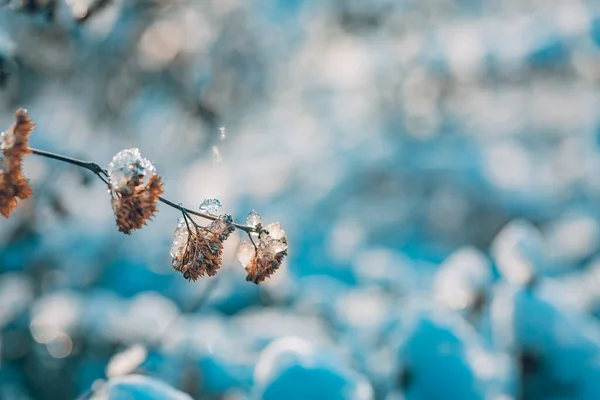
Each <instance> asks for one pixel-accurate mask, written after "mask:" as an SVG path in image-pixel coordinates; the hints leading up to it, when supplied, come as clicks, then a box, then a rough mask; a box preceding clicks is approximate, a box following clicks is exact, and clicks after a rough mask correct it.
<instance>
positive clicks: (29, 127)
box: [0, 108, 35, 218]
mask: <svg viewBox="0 0 600 400" xmlns="http://www.w3.org/2000/svg"><path fill="white" fill-rule="evenodd" d="M34 127H35V124H34V123H33V121H31V118H29V115H28V114H27V110H24V109H22V108H20V109H19V110H17V112H16V114H15V123H14V124H13V125H12V126H11V127H10V128H8V130H7V131H6V132H4V133H2V139H1V141H0V150H1V155H2V157H1V158H0V214H2V215H3V216H4V217H6V218H8V216H9V215H10V213H11V212H12V211H13V210H14V209H15V208H16V207H17V198H19V199H26V198H27V197H29V196H30V195H31V193H32V191H31V187H30V186H29V182H27V179H25V176H24V175H23V171H22V162H23V156H25V155H27V154H30V153H31V150H30V149H29V143H28V141H29V135H30V134H31V132H32V131H33V128H34Z"/></svg>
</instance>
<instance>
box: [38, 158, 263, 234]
mask: <svg viewBox="0 0 600 400" xmlns="http://www.w3.org/2000/svg"><path fill="white" fill-rule="evenodd" d="M30 150H31V152H32V153H33V154H35V155H38V156H42V157H46V158H51V159H53V160H57V161H61V162H64V163H68V164H72V165H76V166H78V167H80V168H85V169H87V170H88V171H91V172H93V173H94V174H95V175H96V176H97V177H98V178H100V179H101V180H102V182H104V183H106V184H107V185H109V186H110V183H109V182H108V181H107V180H106V178H108V172H107V171H106V170H105V169H104V168H102V167H101V166H100V165H98V164H96V163H94V162H90V161H82V160H77V159H75V158H71V157H66V156H63V155H60V154H56V153H51V152H49V151H44V150H38V149H33V148H32V149H30ZM158 200H160V201H161V202H162V203H164V204H166V205H168V206H169V207H172V208H174V209H176V210H179V211H182V212H185V213H188V214H191V215H195V216H197V217H201V218H205V219H208V220H211V221H216V220H217V219H218V217H217V216H215V215H212V214H207V213H203V212H200V211H194V210H190V209H189V208H185V207H183V206H181V205H179V204H177V203H174V202H172V201H171V200H168V199H166V198H164V197H162V196H159V197H158ZM233 226H235V227H236V228H237V229H239V230H242V231H244V232H247V233H250V232H257V233H258V231H257V229H255V228H252V227H250V226H246V225H241V224H236V223H233Z"/></svg>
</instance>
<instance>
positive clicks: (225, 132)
mask: <svg viewBox="0 0 600 400" xmlns="http://www.w3.org/2000/svg"><path fill="white" fill-rule="evenodd" d="M219 132H220V133H221V135H220V138H221V140H225V139H227V131H226V130H225V127H224V126H222V127H220V128H219Z"/></svg>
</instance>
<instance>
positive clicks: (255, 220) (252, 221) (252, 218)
mask: <svg viewBox="0 0 600 400" xmlns="http://www.w3.org/2000/svg"><path fill="white" fill-rule="evenodd" d="M260 222H261V218H260V214H259V213H257V212H256V211H254V210H252V212H251V213H250V214H248V216H247V217H246V225H248V226H251V227H252V228H256V227H257V226H258V225H259V224H260Z"/></svg>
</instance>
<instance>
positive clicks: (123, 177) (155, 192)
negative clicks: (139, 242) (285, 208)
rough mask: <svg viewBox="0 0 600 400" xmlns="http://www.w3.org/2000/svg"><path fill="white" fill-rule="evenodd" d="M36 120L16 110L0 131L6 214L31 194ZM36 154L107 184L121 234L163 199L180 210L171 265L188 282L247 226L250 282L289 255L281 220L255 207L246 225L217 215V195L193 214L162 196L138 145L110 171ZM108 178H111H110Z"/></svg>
mask: <svg viewBox="0 0 600 400" xmlns="http://www.w3.org/2000/svg"><path fill="white" fill-rule="evenodd" d="M33 127H34V124H33V122H32V121H31V119H30V118H29V116H28V115H27V112H26V111H25V110H22V109H20V110H18V111H17V113H16V122H15V124H13V125H12V126H11V127H10V128H9V129H8V130H7V131H6V132H5V133H3V134H2V143H1V150H2V151H1V153H0V155H1V156H2V158H0V213H1V214H2V215H4V216H5V217H6V218H8V216H9V214H10V213H11V212H12V211H13V210H14V209H15V208H16V207H17V199H25V198H27V197H28V196H29V195H31V193H32V191H31V187H30V186H29V183H28V182H27V180H26V179H25V177H24V176H23V173H22V165H21V164H22V159H23V156H25V155H27V154H31V153H32V149H30V147H29V145H28V137H29V134H30V133H31V131H32V130H33ZM33 152H34V154H37V155H41V156H46V157H50V158H53V159H57V160H59V161H64V162H68V163H71V164H75V165H78V166H80V167H83V168H86V169H89V170H91V171H93V172H94V173H96V175H98V177H100V179H102V180H103V181H104V182H106V183H107V185H108V188H109V193H110V196H111V203H112V208H113V211H114V214H115V220H116V223H117V227H118V229H119V231H120V232H123V233H125V234H131V232H132V231H133V230H136V229H140V228H142V227H143V226H144V225H146V223H147V221H148V220H150V219H151V218H152V217H153V216H154V215H155V214H156V212H157V211H158V209H157V207H156V203H157V202H158V201H162V202H164V203H165V204H167V205H170V206H174V207H176V208H179V209H180V210H181V212H182V215H183V217H182V218H181V219H180V220H179V222H178V224H177V228H176V230H175V234H174V237H173V244H172V246H171V256H172V258H173V261H172V266H173V268H174V269H175V270H176V271H179V272H181V273H182V275H183V276H184V278H186V279H188V280H189V281H196V280H197V279H198V278H200V277H202V276H205V275H208V276H213V275H215V274H216V273H217V272H218V270H219V268H220V267H221V264H222V259H221V257H222V253H223V245H224V243H225V241H226V240H227V239H228V238H229V236H230V235H231V233H232V232H233V231H234V230H235V229H236V228H239V229H242V230H244V231H245V232H246V233H247V234H248V237H249V239H250V242H251V243H250V242H243V243H242V244H241V245H240V247H239V250H238V258H239V260H240V262H241V263H242V265H243V266H244V268H245V269H246V272H247V277H246V280H247V281H251V282H254V283H256V284H259V283H261V282H263V281H264V280H265V279H266V278H268V277H270V276H271V275H272V274H273V273H274V272H275V271H277V269H278V268H279V267H280V266H281V263H282V261H283V259H284V257H285V256H286V255H287V247H288V246H287V238H286V237H285V233H284V231H283V230H281V228H280V226H279V223H275V224H271V225H269V226H267V227H266V228H263V226H262V224H261V221H260V215H258V214H257V213H256V212H254V211H252V212H251V213H250V214H249V215H248V218H247V220H246V225H238V224H235V223H234V222H233V219H232V218H231V216H230V215H227V214H224V215H220V216H217V215H216V214H215V212H216V211H217V210H218V209H219V208H220V207H221V204H220V202H219V201H218V200H216V199H207V200H205V201H204V202H203V203H202V205H201V206H200V210H201V212H193V211H190V210H187V209H185V208H183V207H181V206H180V207H177V206H175V205H174V203H172V202H170V201H168V200H166V199H164V198H162V197H160V196H161V195H162V193H163V184H162V180H161V178H160V176H159V175H158V174H157V173H156V168H155V167H154V165H153V164H152V162H151V161H149V160H147V159H146V158H143V157H142V155H141V154H140V152H139V150H138V149H127V150H123V151H120V152H119V153H118V154H117V155H116V156H114V157H113V159H112V161H111V162H110V164H109V166H108V169H107V170H104V169H102V168H100V167H99V166H98V165H97V164H94V163H88V162H83V161H78V160H73V159H69V158H68V157H64V156H60V155H57V154H50V153H46V152H43V151H40V150H33ZM106 178H108V180H107V179H106ZM190 213H192V214H194V215H197V216H200V217H203V218H208V219H210V220H212V222H211V223H210V224H209V225H208V226H200V225H198V224H197V223H196V222H195V221H194V220H193V219H192V218H191V216H190Z"/></svg>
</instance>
